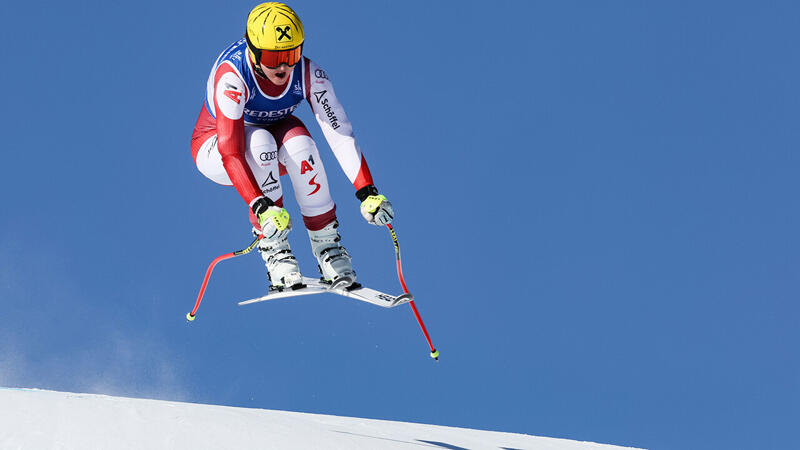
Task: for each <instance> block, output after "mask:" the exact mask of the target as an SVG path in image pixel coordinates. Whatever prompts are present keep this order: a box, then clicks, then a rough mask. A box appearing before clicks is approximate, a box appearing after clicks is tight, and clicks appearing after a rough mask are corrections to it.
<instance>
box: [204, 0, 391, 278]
mask: <svg viewBox="0 0 800 450" xmlns="http://www.w3.org/2000/svg"><path fill="white" fill-rule="evenodd" d="M304 38H305V34H304V30H303V24H302V22H300V18H299V17H298V16H297V14H296V13H295V12H294V11H293V10H292V9H291V8H290V7H289V6H287V5H285V4H283V3H278V2H268V3H262V4H260V5H258V6H256V7H255V8H254V9H253V10H252V11H251V12H250V14H249V16H248V18H247V27H246V32H245V36H244V38H243V39H240V40H238V41H236V42H234V43H233V44H231V45H229V46H228V48H226V49H225V50H224V51H223V52H222V53H221V54H220V56H219V57H218V58H217V61H216V62H215V63H214V66H213V68H212V69H211V74H210V76H209V77H208V83H207V87H206V97H205V102H204V104H203V108H202V109H201V111H200V117H199V118H198V119H197V123H196V125H195V128H194V133H193V134H192V141H191V150H192V157H193V158H194V160H195V163H196V164H197V168H198V170H199V171H200V172H201V173H202V174H203V175H205V176H206V177H207V178H209V179H211V180H212V181H215V182H217V183H219V184H222V185H227V186H231V185H233V186H234V187H235V188H236V190H237V192H238V193H239V195H240V196H241V197H242V199H243V200H244V201H245V203H247V205H248V206H249V209H250V221H251V223H252V225H253V233H254V234H255V235H256V236H259V235H260V236H263V237H262V238H261V239H260V241H259V243H258V250H259V251H260V253H261V256H262V258H263V259H264V262H265V264H266V266H267V271H268V277H269V280H270V283H271V285H272V287H271V289H274V288H277V289H283V288H286V287H293V288H298V287H302V280H303V278H302V275H301V273H300V268H299V266H298V264H297V259H295V257H294V255H293V254H292V251H291V248H290V246H289V241H288V240H287V236H288V233H289V231H290V230H291V229H292V221H291V219H290V218H289V213H288V212H287V211H286V209H284V208H283V194H282V192H283V188H282V185H281V181H280V176H281V175H284V174H287V173H288V174H289V178H290V180H291V182H292V187H293V189H294V194H295V198H296V199H297V202H298V204H299V206H300V212H301V214H302V216H303V222H304V224H305V227H306V229H307V230H308V236H309V239H310V240H311V248H312V250H313V252H314V256H316V258H317V262H318V263H319V270H320V273H321V274H322V279H323V280H324V281H325V282H327V283H332V284H334V285H340V284H344V285H346V284H347V283H348V282H352V283H354V282H355V280H356V274H355V271H354V270H353V265H352V261H351V258H350V255H348V253H347V251H346V250H345V249H344V247H342V245H341V243H340V239H341V238H340V236H339V233H338V226H339V223H338V221H337V219H336V205H335V203H334V201H333V199H332V198H331V194H330V190H329V188H328V177H327V175H326V173H325V168H324V167H323V165H322V160H321V159H320V157H319V151H318V150H317V146H316V145H315V143H314V141H313V140H312V139H311V135H310V133H309V132H308V130H307V129H306V127H305V125H304V124H303V122H301V121H300V119H298V118H297V117H295V116H294V115H292V113H293V112H294V111H295V110H296V109H297V107H298V106H300V103H301V102H302V101H303V99H305V100H306V101H308V103H309V104H310V105H311V110H312V111H313V113H314V116H315V117H316V119H317V122H318V123H319V126H320V127H321V128H322V133H323V134H324V135H325V139H326V140H327V141H328V144H329V145H330V147H331V149H332V150H333V153H334V155H335V156H336V159H337V160H338V162H339V165H340V166H341V167H342V170H343V171H344V173H345V175H346V176H347V177H348V179H349V180H350V182H351V183H353V186H354V187H355V189H356V197H357V198H358V199H359V200H360V201H361V214H362V215H363V217H364V218H365V219H366V220H367V221H368V222H369V223H371V224H374V225H378V226H383V225H386V224H388V223H391V221H392V219H393V217H394V211H393V209H392V205H391V203H390V202H389V201H388V200H387V199H386V197H385V196H383V195H379V194H378V190H377V188H376V187H375V184H374V183H373V180H372V175H371V174H370V171H369V168H368V166H367V162H366V160H365V159H364V156H363V155H362V153H361V149H360V148H359V146H358V144H357V143H356V141H355V136H354V134H353V128H352V126H351V124H350V122H349V121H348V119H347V115H346V114H345V112H344V109H343V108H342V105H341V104H340V103H339V100H338V99H337V98H336V95H335V94H334V91H333V86H332V85H331V81H330V79H329V78H328V75H327V73H326V72H325V71H324V70H323V69H322V68H321V67H320V66H319V65H317V64H315V63H314V62H312V61H311V60H310V59H308V58H306V57H305V56H303V42H304Z"/></svg>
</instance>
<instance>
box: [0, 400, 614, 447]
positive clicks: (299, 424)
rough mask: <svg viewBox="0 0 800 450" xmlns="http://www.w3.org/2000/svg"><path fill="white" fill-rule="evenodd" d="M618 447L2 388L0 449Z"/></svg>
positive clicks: (390, 423)
mask: <svg viewBox="0 0 800 450" xmlns="http://www.w3.org/2000/svg"><path fill="white" fill-rule="evenodd" d="M417 448H433V449H436V448H438V449H442V448H444V449H472V450H474V449H505V450H511V449H525V450H528V449H548V450H573V449H615V448H617V449H618V448H622V447H615V446H610V445H601V444H593V443H587V442H575V441H568V440H563V439H552V438H541V437H534V436H528V435H524V434H512V433H499V432H492V431H480V430H471V429H466V428H451V427H441V426H434V425H421V424H413V423H403V422H389V421H382V420H370V419H357V418H349V417H337V416H324V415H317V414H303V413H294V412H284V411H270V410H262V409H247V408H232V407H225V406H211V405H199V404H192V403H178V402H168V401H160V400H142V399H130V398H121V397H109V396H104V395H92V394H69V393H63V392H53V391H42V390H32V389H2V388H0V449H4V450H10V449H37V450H39V449H42V450H44V449H64V450H68V449H76V450H77V449H81V450H88V449H193V450H196V449H215V450H217V449H290V450H291V449H304V450H305V449H346V450H358V449H365V450H366V449H370V450H373V449H417Z"/></svg>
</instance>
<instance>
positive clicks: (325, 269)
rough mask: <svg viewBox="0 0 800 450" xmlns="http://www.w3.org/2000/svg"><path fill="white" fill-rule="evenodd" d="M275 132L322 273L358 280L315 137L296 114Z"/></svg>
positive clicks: (282, 161) (328, 276) (323, 274)
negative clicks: (341, 229)
mask: <svg viewBox="0 0 800 450" xmlns="http://www.w3.org/2000/svg"><path fill="white" fill-rule="evenodd" d="M272 132H273V134H275V136H276V139H277V141H278V143H279V144H280V148H279V149H278V159H279V160H280V162H281V164H283V165H284V166H285V167H286V172H287V173H288V174H289V177H290V179H291V180H292V187H293V188H294V195H295V198H296V199H297V203H298V204H299V205H300V212H301V213H302V214H303V222H304V223H305V225H306V228H307V229H308V235H309V239H310V240H311V248H312V250H313V252H314V256H316V257H317V262H318V263H319V269H320V273H321V274H322V277H323V278H324V279H325V280H326V281H330V282H333V281H336V280H337V279H340V278H343V277H348V278H350V279H351V280H352V281H355V279H356V274H355V272H354V271H353V264H352V261H351V259H350V255H348V254H347V251H346V250H345V249H344V247H342V246H341V244H340V240H341V237H340V236H339V233H338V230H337V228H338V226H339V223H338V222H337V221H336V204H335V203H334V202H333V199H332V198H331V194H330V189H329V188H328V177H327V175H326V173H325V166H324V165H323V164H322V160H321V159H320V157H319V150H318V149H317V146H316V144H315V143H314V140H313V139H311V136H310V134H309V133H308V130H307V129H306V128H305V126H304V125H303V123H302V122H301V121H300V119H297V118H296V117H290V118H288V119H286V120H285V121H283V122H282V123H281V124H280V126H277V127H274V128H273V129H272Z"/></svg>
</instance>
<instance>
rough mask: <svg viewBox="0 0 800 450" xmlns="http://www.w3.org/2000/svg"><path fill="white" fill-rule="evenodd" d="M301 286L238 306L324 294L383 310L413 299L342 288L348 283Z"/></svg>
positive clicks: (314, 280) (313, 280)
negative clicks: (364, 303)
mask: <svg viewBox="0 0 800 450" xmlns="http://www.w3.org/2000/svg"><path fill="white" fill-rule="evenodd" d="M342 281H344V280H342ZM303 284H304V285H305V286H304V287H300V288H297V289H291V288H286V289H283V290H274V291H271V292H270V293H269V294H267V295H265V296H263V297H258V298H254V299H250V300H245V301H243V302H239V303H238V304H239V306H244V305H250V304H253V303H258V302H265V301H268V300H278V299H281V298H290V297H299V296H303V295H314V294H324V293H326V292H328V293H331V294H337V295H341V296H343V297H349V298H352V299H355V300H360V301H362V302H366V303H371V304H373V305H377V306H382V307H384V308H393V307H395V306H398V305H402V304H403V303H408V302H409V301H411V300H413V299H414V296H413V295H411V294H410V293H409V294H402V295H399V296H396V295H389V294H386V293H383V292H380V291H376V290H375V289H370V288H368V287H364V286H361V285H360V284H358V283H355V285H350V286H347V287H344V286H342V285H343V284H344V285H348V284H350V283H348V282H339V283H334V284H333V285H329V284H326V283H324V282H322V281H320V280H319V279H317V278H309V277H303Z"/></svg>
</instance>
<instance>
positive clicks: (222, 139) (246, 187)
mask: <svg viewBox="0 0 800 450" xmlns="http://www.w3.org/2000/svg"><path fill="white" fill-rule="evenodd" d="M246 101H247V89H246V87H245V84H244V81H243V80H242V79H241V78H240V77H239V75H238V74H237V73H236V72H235V71H234V70H233V69H232V68H231V67H230V66H229V65H228V64H221V65H220V67H219V68H218V69H217V73H216V74H215V75H214V110H215V111H216V115H217V139H218V141H217V146H218V148H219V154H220V155H221V156H222V165H223V166H224V167H225V172H227V173H228V177H229V178H230V179H231V182H232V183H233V186H234V187H235V188H236V191H237V192H239V195H240V196H241V197H242V199H244V201H245V202H246V203H247V204H248V205H250V206H251V207H252V205H253V203H254V202H255V201H256V200H257V199H259V198H261V197H262V196H263V195H262V193H261V189H260V188H259V186H258V182H256V179H255V177H254V176H253V172H252V171H251V170H250V167H249V166H248V165H247V161H246V160H245V157H244V152H245V148H244V146H245V137H244V118H243V115H244V104H245V102H246Z"/></svg>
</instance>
